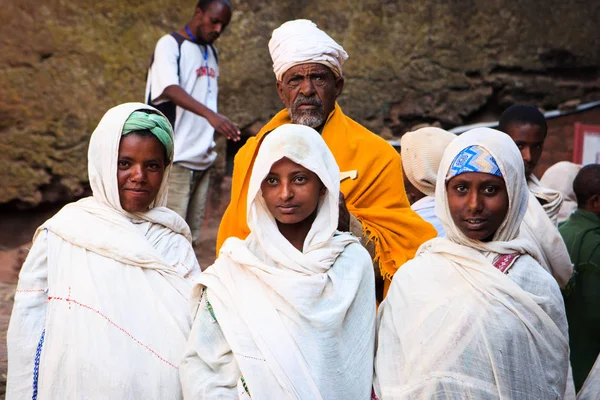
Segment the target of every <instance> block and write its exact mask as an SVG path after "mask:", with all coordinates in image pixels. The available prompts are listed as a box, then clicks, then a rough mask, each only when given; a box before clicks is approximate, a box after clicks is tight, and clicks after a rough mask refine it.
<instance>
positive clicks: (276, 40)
mask: <svg viewBox="0 0 600 400" xmlns="http://www.w3.org/2000/svg"><path fill="white" fill-rule="evenodd" d="M269 53H270V54H271V59H272V60H273V72H275V76H276V77H277V80H281V77H282V76H283V74H284V73H285V72H286V71H287V70H288V69H290V68H292V67H293V66H296V65H299V64H307V63H318V64H323V65H325V66H326V67H328V68H329V69H331V71H333V73H334V75H335V76H336V77H339V76H342V65H343V64H344V61H345V60H346V59H348V54H347V53H346V52H345V51H344V49H343V48H342V46H340V45H339V44H337V43H336V42H335V40H333V39H332V38H331V37H330V36H329V35H328V34H326V33H325V32H323V31H322V30H320V29H319V28H317V25H316V24H315V23H313V22H312V21H309V20H307V19H297V20H294V21H288V22H286V23H284V24H282V25H281V26H280V27H279V28H277V29H275V30H274V31H273V34H272V36H271V40H269Z"/></svg>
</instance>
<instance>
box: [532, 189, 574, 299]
mask: <svg viewBox="0 0 600 400" xmlns="http://www.w3.org/2000/svg"><path fill="white" fill-rule="evenodd" d="M520 236H521V237H522V238H524V239H526V240H528V241H529V242H531V243H533V244H534V245H535V247H536V250H535V252H536V253H535V254H537V255H536V256H535V257H536V259H537V260H538V261H539V263H540V265H541V266H542V267H543V268H544V269H545V270H546V271H548V272H549V273H550V274H551V275H552V276H553V277H554V279H556V282H558V286H560V287H561V288H564V287H565V286H566V285H567V283H569V279H571V275H573V264H572V263H571V257H570V256H569V252H568V250H567V246H566V245H565V242H564V240H563V238H562V236H561V235H560V232H558V229H557V228H556V226H555V225H554V223H553V222H552V221H551V220H550V218H548V215H547V214H546V212H545V211H544V208H543V207H542V205H541V204H540V203H539V201H538V200H537V198H536V197H535V195H534V194H533V193H531V192H529V205H528V207H527V212H526V213H525V218H523V222H522V223H521V232H520ZM530 254H533V253H530Z"/></svg>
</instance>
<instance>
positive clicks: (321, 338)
mask: <svg viewBox="0 0 600 400" xmlns="http://www.w3.org/2000/svg"><path fill="white" fill-rule="evenodd" d="M283 157H287V158H288V159H290V160H292V161H294V162H295V163H298V164H300V165H302V166H304V167H305V168H307V169H309V170H311V171H313V172H314V173H315V174H317V176H318V177H319V178H320V179H321V181H322V182H323V184H324V186H325V187H326V188H327V192H326V194H325V195H324V196H323V197H322V198H321V200H320V202H319V205H318V214H317V216H316V218H315V220H314V222H313V224H312V227H311V229H310V231H309V233H308V235H307V237H306V240H305V242H304V247H303V251H302V252H300V251H298V250H297V249H296V248H295V247H294V246H293V245H292V244H291V243H290V242H288V241H287V239H285V237H284V236H283V235H282V234H281V233H280V232H279V230H278V228H277V225H276V221H275V219H274V218H273V216H272V215H271V214H270V213H269V211H268V209H267V207H266V205H265V202H264V199H263V197H262V194H261V192H260V185H261V183H262V181H263V179H264V178H265V177H266V176H267V174H268V173H269V171H270V169H271V166H272V165H273V164H274V163H275V162H276V161H278V160H280V159H281V158H283ZM338 201H339V169H338V167H337V164H336V162H335V159H334V158H333V155H332V154H331V152H330V151H329V149H328V148H327V146H326V144H325V142H324V141H323V139H322V138H321V137H320V135H319V134H318V133H317V132H316V131H314V130H313V129H311V128H308V127H305V126H301V125H293V124H286V125H283V126H282V127H279V128H277V129H275V130H274V131H273V132H271V133H269V134H268V135H267V137H266V138H265V139H264V141H263V143H262V145H261V147H260V150H259V153H258V155H257V158H256V161H255V163H254V168H253V171H252V176H251V179H250V185H249V190H248V225H249V227H250V230H251V234H250V235H249V236H248V238H247V239H246V240H244V241H242V240H240V239H237V238H229V239H227V241H225V243H224V245H223V247H222V248H221V251H220V254H219V258H218V259H217V261H216V262H215V264H214V265H213V266H211V267H210V268H208V269H207V270H206V271H205V272H204V273H203V274H202V275H201V277H200V283H201V285H202V286H198V287H197V288H196V290H195V297H194V298H193V299H192V312H193V313H194V312H195V308H196V307H197V304H198V301H199V299H200V295H201V290H202V287H206V288H207V292H206V295H207V298H208V299H209V301H210V302H211V305H212V308H213V309H214V313H215V316H216V319H217V321H218V323H219V325H220V326H221V329H222V331H223V334H224V336H225V338H226V339H227V342H228V343H229V345H230V346H231V349H232V351H233V353H234V356H235V358H236V361H237V363H238V365H239V367H240V370H241V374H242V375H243V377H244V379H245V382H246V383H247V385H248V389H249V391H250V394H251V396H252V398H253V399H254V400H257V399H258V400H260V399H275V398H277V399H307V400H309V399H310V400H313V399H336V398H339V399H366V398H368V396H369V395H370V391H371V383H372V359H373V346H374V339H375V337H374V335H375V331H374V329H375V293H374V277H373V270H372V263H371V259H370V257H369V255H368V253H367V252H366V250H364V248H362V246H361V245H360V244H359V242H358V240H357V239H356V238H355V237H354V236H352V235H351V234H349V233H341V232H338V231H337V230H336V229H337V224H338ZM342 253H343V256H344V257H342V256H340V255H341V254H342ZM338 257H339V258H345V259H346V261H345V262H344V264H339V263H337V262H336V260H337V259H338ZM348 260H349V261H350V262H351V263H352V264H353V265H351V266H350V265H348V264H347V263H348ZM200 356H201V355H200ZM184 386H185V382H184Z"/></svg>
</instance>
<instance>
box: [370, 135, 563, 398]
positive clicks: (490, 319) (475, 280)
mask: <svg viewBox="0 0 600 400" xmlns="http://www.w3.org/2000/svg"><path fill="white" fill-rule="evenodd" d="M527 201H528V189H527V184H526V182H525V174H524V173H523V162H522V160H521V157H520V154H519V150H518V149H517V147H516V146H515V144H514V143H513V142H512V140H511V139H510V137H508V136H507V135H505V134H504V133H502V132H499V131H496V130H493V129H488V128H478V129H474V130H471V131H468V132H466V133H463V134H462V135H461V136H459V137H458V138H457V139H455V140H454V141H453V142H452V143H450V145H449V146H448V148H447V149H446V151H445V152H444V156H443V158H442V162H441V164H440V169H439V172H438V178H437V184H436V213H437V215H438V217H439V218H440V220H441V222H442V224H443V226H444V229H445V230H446V235H447V236H446V238H436V239H432V240H430V241H428V242H426V243H424V244H423V245H422V246H421V248H420V249H419V251H418V252H417V256H416V257H415V258H414V259H413V260H411V261H409V262H407V263H406V264H404V266H403V267H402V268H400V270H398V272H397V273H396V275H395V276H394V280H393V281H392V285H391V288H390V291H389V293H388V296H387V298H386V299H385V301H384V302H383V303H382V304H381V306H380V308H379V314H378V344H377V351H376V357H375V380H374V382H375V384H374V387H375V394H376V396H377V397H378V398H379V399H430V398H444V399H466V398H470V399H561V398H563V396H564V395H565V391H566V383H567V377H568V370H569V360H568V356H569V347H568V330H567V322H566V317H565V310H564V305H563V301H562V297H561V293H560V290H559V288H558V285H557V283H556V281H555V280H554V279H553V278H552V276H550V274H548V272H546V271H545V270H544V269H543V268H542V267H541V266H540V265H539V263H538V262H537V261H536V260H535V259H534V258H533V257H532V255H536V253H537V250H536V249H535V248H534V247H533V245H532V244H530V243H529V242H528V241H526V240H523V239H521V238H519V237H518V232H519V226H520V224H521V220H522V219H523V215H524V214H525V211H526V209H527Z"/></svg>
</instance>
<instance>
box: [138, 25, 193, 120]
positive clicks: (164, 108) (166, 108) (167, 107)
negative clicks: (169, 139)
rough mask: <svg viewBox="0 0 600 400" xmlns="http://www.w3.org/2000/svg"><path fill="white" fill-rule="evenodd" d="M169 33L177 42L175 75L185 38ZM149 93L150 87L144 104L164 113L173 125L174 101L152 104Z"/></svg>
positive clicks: (152, 58)
mask: <svg viewBox="0 0 600 400" xmlns="http://www.w3.org/2000/svg"><path fill="white" fill-rule="evenodd" d="M169 35H171V36H172V37H173V39H175V41H176V42H177V76H179V71H180V67H179V60H180V59H181V44H182V43H183V41H184V40H185V38H184V37H183V36H181V35H180V34H179V33H177V32H171V33H169ZM152 64H154V53H152V57H151V59H150V66H152ZM146 80H148V72H146ZM151 93H152V88H150V93H148V98H147V99H146V104H149V105H151V106H153V107H154V108H156V109H157V110H158V111H160V112H161V113H163V114H164V115H165V117H167V119H168V120H169V122H170V123H171V126H173V127H175V118H176V116H177V106H176V105H175V103H173V102H172V101H165V102H163V103H160V104H152V99H151Z"/></svg>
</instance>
